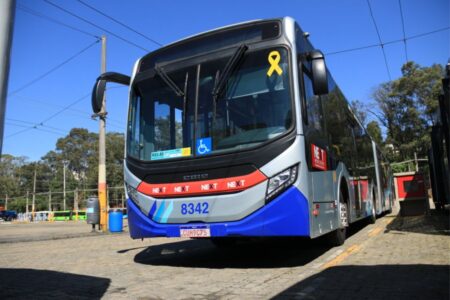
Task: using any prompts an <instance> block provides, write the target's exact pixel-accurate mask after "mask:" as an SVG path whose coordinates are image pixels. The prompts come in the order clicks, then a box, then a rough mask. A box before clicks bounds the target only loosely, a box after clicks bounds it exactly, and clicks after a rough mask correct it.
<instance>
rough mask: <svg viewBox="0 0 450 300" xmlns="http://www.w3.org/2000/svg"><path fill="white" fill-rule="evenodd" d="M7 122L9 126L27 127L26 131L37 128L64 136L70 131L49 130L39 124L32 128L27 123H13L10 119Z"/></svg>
mask: <svg viewBox="0 0 450 300" xmlns="http://www.w3.org/2000/svg"><path fill="white" fill-rule="evenodd" d="M5 124H6V125H8V126H15V127H22V128H26V131H29V130H31V129H36V130H39V131H42V132H47V133H53V134H56V135H58V136H64V135H66V134H68V133H62V132H57V131H52V130H49V129H45V128H41V127H40V126H39V125H36V126H33V127H32V128H30V127H29V126H26V125H20V124H14V123H11V122H8V121H6V122H5Z"/></svg>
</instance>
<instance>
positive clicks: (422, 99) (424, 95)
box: [373, 62, 443, 160]
mask: <svg viewBox="0 0 450 300" xmlns="http://www.w3.org/2000/svg"><path fill="white" fill-rule="evenodd" d="M442 76H443V68H442V66H440V65H433V66H431V67H421V66H419V65H418V64H416V63H414V62H408V63H406V64H405V65H403V67H402V77H400V78H399V79H397V80H394V81H391V82H388V83H383V84H381V85H380V86H379V87H378V88H377V89H376V90H375V92H374V94H373V98H374V99H375V101H376V102H377V104H378V106H379V109H380V115H379V119H380V121H381V123H382V125H383V126H385V127H386V128H387V138H386V144H392V145H393V151H392V152H391V158H393V159H394V160H406V159H411V158H413V157H414V152H417V153H418V155H419V156H422V157H423V156H426V154H427V150H428V148H429V147H430V137H429V126H430V125H432V123H433V115H434V114H435V112H436V110H437V107H438V102H437V99H438V98H437V97H438V95H439V91H440V89H441V82H440V80H441V77H442Z"/></svg>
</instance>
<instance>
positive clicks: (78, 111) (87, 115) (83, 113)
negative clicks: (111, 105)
mask: <svg viewBox="0 0 450 300" xmlns="http://www.w3.org/2000/svg"><path fill="white" fill-rule="evenodd" d="M109 89H110V88H108V90H109ZM15 97H16V98H19V99H22V100H25V101H29V102H32V103H39V104H42V105H46V106H49V107H53V108H55V107H56V108H63V107H64V106H63V105H58V104H53V103H50V102H47V101H42V100H38V99H34V98H33V99H32V98H29V97H24V96H21V95H16V96H15ZM66 111H67V112H72V113H74V115H75V116H78V117H83V118H87V119H92V118H91V115H92V114H91V113H89V112H87V111H84V110H81V109H76V108H68V109H66ZM107 119H108V120H109V125H111V126H113V127H116V128H121V129H122V128H123V126H122V125H123V122H121V121H119V120H117V119H111V118H109V117H107ZM111 122H112V123H113V124H111ZM114 124H115V125H114ZM118 125H120V126H118Z"/></svg>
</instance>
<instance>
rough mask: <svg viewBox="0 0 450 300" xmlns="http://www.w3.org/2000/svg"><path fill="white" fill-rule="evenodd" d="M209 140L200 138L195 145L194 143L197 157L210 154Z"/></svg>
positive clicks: (208, 138)
mask: <svg viewBox="0 0 450 300" xmlns="http://www.w3.org/2000/svg"><path fill="white" fill-rule="evenodd" d="M211 148H212V146H211V138H210V137H207V138H201V139H197V143H196V147H195V149H196V152H197V155H205V154H208V153H210V152H211V150H212V149H211Z"/></svg>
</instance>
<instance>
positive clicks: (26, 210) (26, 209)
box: [25, 190, 30, 218]
mask: <svg viewBox="0 0 450 300" xmlns="http://www.w3.org/2000/svg"><path fill="white" fill-rule="evenodd" d="M29 194H30V192H29V191H28V190H27V207H26V208H25V212H26V213H27V218H28V196H29Z"/></svg>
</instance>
